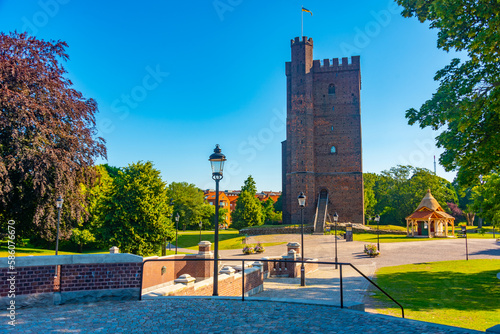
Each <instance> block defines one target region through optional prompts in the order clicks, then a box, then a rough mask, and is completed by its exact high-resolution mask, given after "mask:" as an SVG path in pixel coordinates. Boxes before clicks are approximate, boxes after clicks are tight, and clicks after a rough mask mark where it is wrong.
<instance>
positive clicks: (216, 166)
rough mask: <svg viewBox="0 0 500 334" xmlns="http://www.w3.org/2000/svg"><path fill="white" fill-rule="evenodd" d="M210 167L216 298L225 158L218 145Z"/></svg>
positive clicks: (215, 294)
mask: <svg viewBox="0 0 500 334" xmlns="http://www.w3.org/2000/svg"><path fill="white" fill-rule="evenodd" d="M208 161H210V165H211V166H212V179H213V180H214V181H215V224H214V225H215V236H214V244H215V245H214V286H213V295H214V296H218V295H219V292H218V289H219V264H218V259H219V182H220V180H222V171H223V169H224V162H225V161H226V156H225V155H224V154H222V153H221V149H220V147H219V144H217V145H215V149H214V153H212V154H211V155H210V157H209V158H208Z"/></svg>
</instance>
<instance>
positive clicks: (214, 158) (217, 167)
mask: <svg viewBox="0 0 500 334" xmlns="http://www.w3.org/2000/svg"><path fill="white" fill-rule="evenodd" d="M208 160H209V161H210V164H211V165H212V174H213V175H222V171H223V170H224V161H226V156H225V155H224V154H222V153H221V149H220V147H219V144H217V145H216V146H215V149H214V153H213V154H212V155H210V158H209V159H208Z"/></svg>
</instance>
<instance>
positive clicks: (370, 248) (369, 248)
mask: <svg viewBox="0 0 500 334" xmlns="http://www.w3.org/2000/svg"><path fill="white" fill-rule="evenodd" d="M365 253H366V254H368V256H370V257H374V256H377V255H380V252H379V251H378V250H377V246H376V245H375V244H368V245H365Z"/></svg>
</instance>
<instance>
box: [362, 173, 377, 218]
mask: <svg viewBox="0 0 500 334" xmlns="http://www.w3.org/2000/svg"><path fill="white" fill-rule="evenodd" d="M378 178H379V177H378V175H377V174H375V173H364V174H363V181H364V195H365V196H364V197H365V217H366V219H368V218H369V217H374V216H375V215H376V213H375V205H376V204H377V199H376V198H375V189H374V188H375V182H376V181H377V180H378Z"/></svg>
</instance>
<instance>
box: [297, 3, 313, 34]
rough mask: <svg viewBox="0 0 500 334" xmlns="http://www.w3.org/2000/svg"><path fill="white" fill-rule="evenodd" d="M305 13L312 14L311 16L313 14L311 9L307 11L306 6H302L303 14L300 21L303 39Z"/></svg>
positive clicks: (301, 11)
mask: <svg viewBox="0 0 500 334" xmlns="http://www.w3.org/2000/svg"><path fill="white" fill-rule="evenodd" d="M304 12H307V13H309V14H311V16H312V14H313V13H312V12H311V11H310V10H309V9H306V8H304V6H302V9H301V10H300V13H301V19H300V36H301V37H303V36H304Z"/></svg>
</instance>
